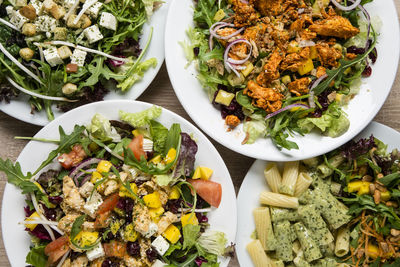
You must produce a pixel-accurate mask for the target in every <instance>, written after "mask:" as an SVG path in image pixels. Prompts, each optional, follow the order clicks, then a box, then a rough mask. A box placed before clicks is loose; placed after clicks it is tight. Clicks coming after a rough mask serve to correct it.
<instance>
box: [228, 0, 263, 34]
mask: <svg viewBox="0 0 400 267" xmlns="http://www.w3.org/2000/svg"><path fill="white" fill-rule="evenodd" d="M232 4H233V10H234V11H235V18H234V22H235V26H236V27H243V26H248V25H251V24H253V22H255V21H256V20H257V19H258V18H259V15H258V14H257V12H256V10H255V9H254V7H253V5H251V4H250V5H249V4H247V3H243V2H242V1H240V0H233V1H232Z"/></svg>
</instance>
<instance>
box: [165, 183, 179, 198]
mask: <svg viewBox="0 0 400 267" xmlns="http://www.w3.org/2000/svg"><path fill="white" fill-rule="evenodd" d="M180 196H181V193H180V192H179V189H178V186H176V185H175V186H173V187H172V188H171V192H169V195H168V199H179V197H180Z"/></svg>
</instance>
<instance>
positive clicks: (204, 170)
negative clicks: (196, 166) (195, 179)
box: [200, 167, 213, 180]
mask: <svg viewBox="0 0 400 267" xmlns="http://www.w3.org/2000/svg"><path fill="white" fill-rule="evenodd" d="M200 173H201V179H203V180H208V179H210V177H211V175H212V174H213V170H212V169H210V168H208V167H200Z"/></svg>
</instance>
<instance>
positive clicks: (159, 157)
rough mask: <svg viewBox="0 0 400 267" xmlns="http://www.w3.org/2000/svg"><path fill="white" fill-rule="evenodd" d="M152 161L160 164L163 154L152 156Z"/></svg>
mask: <svg viewBox="0 0 400 267" xmlns="http://www.w3.org/2000/svg"><path fill="white" fill-rule="evenodd" d="M150 162H151V163H153V164H158V163H160V162H161V155H157V156H155V157H154V158H152V159H151V160H150Z"/></svg>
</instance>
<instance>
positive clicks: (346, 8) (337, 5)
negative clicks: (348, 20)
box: [331, 0, 361, 11]
mask: <svg viewBox="0 0 400 267" xmlns="http://www.w3.org/2000/svg"><path fill="white" fill-rule="evenodd" d="M331 2H332V4H334V5H335V6H336V7H337V8H339V9H340V10H343V11H350V10H353V9H355V8H356V7H357V6H358V5H359V4H360V3H361V0H356V1H355V2H353V1H350V2H353V4H352V5H350V6H344V5H341V4H339V3H338V2H337V1H336V0H331Z"/></svg>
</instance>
